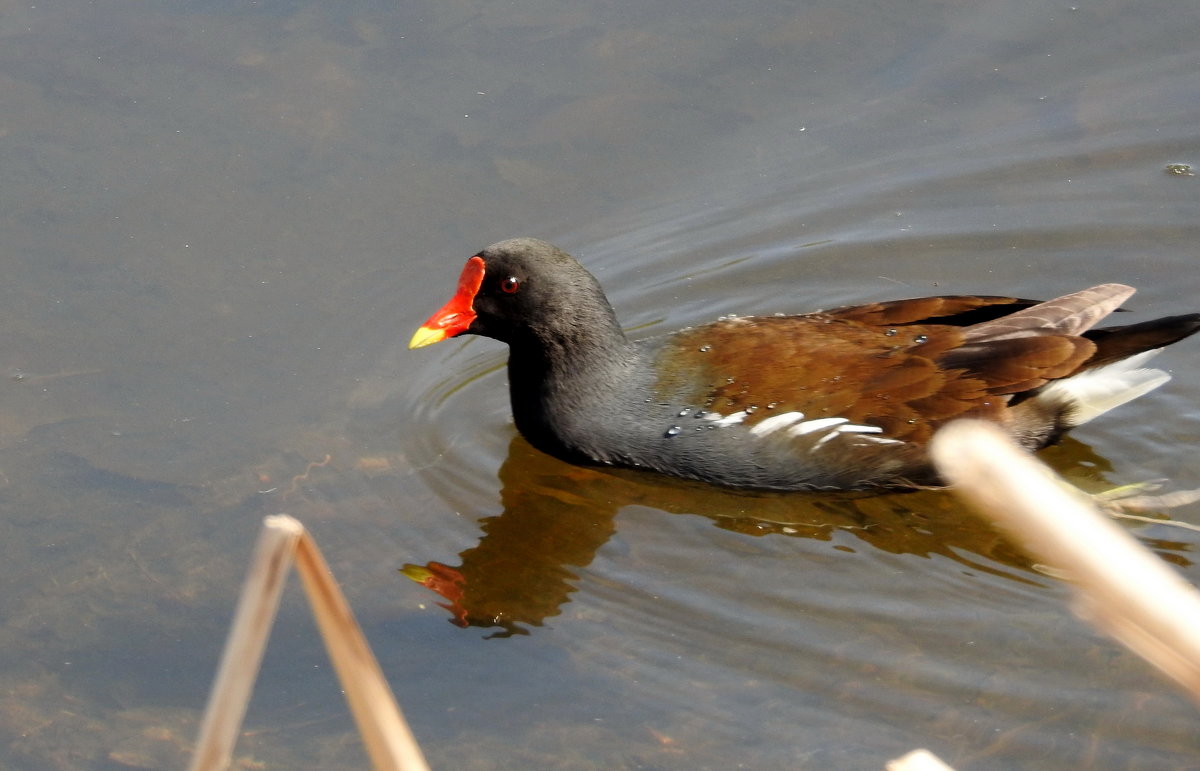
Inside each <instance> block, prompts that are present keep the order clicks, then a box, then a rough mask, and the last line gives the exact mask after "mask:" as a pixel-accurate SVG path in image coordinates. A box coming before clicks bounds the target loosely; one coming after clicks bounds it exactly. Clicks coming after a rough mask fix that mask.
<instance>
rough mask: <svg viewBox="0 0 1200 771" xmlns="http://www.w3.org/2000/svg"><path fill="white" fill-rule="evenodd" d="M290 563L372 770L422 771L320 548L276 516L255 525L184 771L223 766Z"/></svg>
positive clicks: (295, 525)
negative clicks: (246, 568) (251, 552)
mask: <svg viewBox="0 0 1200 771" xmlns="http://www.w3.org/2000/svg"><path fill="white" fill-rule="evenodd" d="M293 559H294V560H295V564H296V570H297V571H298V572H299V573H300V577H301V579H302V581H303V583H304V589H305V592H306V594H307V596H308V601H309V604H310V605H311V606H312V610H313V615H314V616H315V617H316V620H317V628H318V629H319V630H320V632H321V636H322V638H324V640H325V648H326V650H327V651H328V652H329V656H330V659H331V660H332V661H333V665H334V669H335V670H336V671H337V674H338V679H339V681H340V682H341V685H342V689H343V690H344V691H345V694H346V700H347V702H348V703H349V704H350V709H351V712H352V713H353V714H354V719H355V722H356V723H357V725H358V730H359V733H360V734H361V735H362V738H363V744H364V746H365V747H366V749H367V754H368V755H369V756H370V758H371V763H372V765H373V767H374V768H376V769H388V770H389V771H391V770H393V769H395V770H396V771H428V768H429V767H428V765H427V764H426V763H425V758H424V756H423V755H422V754H421V749H420V747H419V746H417V743H416V741H415V740H414V739H413V736H412V732H411V731H410V730H409V728H408V724H407V723H405V721H404V717H403V715H402V714H401V713H400V708H399V706H397V704H396V700H395V698H394V697H393V696H392V692H391V689H390V688H389V687H388V685H387V681H386V680H385V679H384V677H383V672H382V670H380V668H379V663H378V662H377V661H376V659H375V656H374V655H373V654H372V653H371V649H370V646H368V645H367V641H366V638H365V637H364V636H363V634H362V630H361V629H360V628H359V626H358V623H357V622H356V621H355V620H354V614H353V612H352V611H351V610H350V606H349V604H348V603H347V602H346V598H345V596H344V595H343V594H342V592H341V589H339V588H338V586H337V583H336V582H335V581H334V580H333V576H332V574H331V573H330V571H329V566H328V565H327V564H326V563H325V559H324V558H323V557H322V556H321V551H320V549H318V548H317V544H316V542H315V541H314V540H313V538H312V536H310V535H309V534H308V532H307V531H306V530H305V529H304V526H303V525H301V524H300V523H299V522H298V521H297V520H295V519H293V518H292V517H289V516H287V515H282V514H281V515H277V516H273V517H267V518H266V519H264V520H263V527H262V530H261V531H260V533H259V538H258V543H257V544H256V546H255V549H254V556H253V557H252V558H251V562H250V569H249V571H248V573H247V575H246V580H245V582H244V584H243V586H242V594H241V597H240V598H239V600H238V606H237V610H236V612H235V613H234V620H233V624H232V625H231V627H230V630H229V637H228V639H227V640H226V642H225V650H224V652H223V653H222V655H221V664H220V666H219V668H218V669H217V676H216V679H215V680H214V682H213V689H212V693H211V694H210V695H209V700H208V706H207V707H206V708H205V712H204V719H203V721H202V722H201V726H200V733H199V736H198V737H197V740H196V750H195V752H194V754H193V755H192V763H191V765H190V766H189V768H190V770H191V771H220V770H221V769H225V768H226V767H227V766H228V765H229V761H230V758H231V757H232V756H233V747H234V744H235V743H236V741H237V734H238V730H239V729H240V728H241V725H242V719H243V718H244V717H245V714H246V705H247V703H248V702H249V700H250V693H251V690H252V688H253V686H254V680H255V678H256V677H257V675H258V669H259V665H260V664H261V663H262V656H263V651H264V650H265V649H266V645H267V638H268V637H269V636H270V632H271V625H272V624H273V623H274V620H275V614H276V611H277V610H278V609H279V599H280V596H281V594H282V592H283V586H284V582H285V579H286V575H287V569H288V568H289V567H290V566H291V565H292V562H293Z"/></svg>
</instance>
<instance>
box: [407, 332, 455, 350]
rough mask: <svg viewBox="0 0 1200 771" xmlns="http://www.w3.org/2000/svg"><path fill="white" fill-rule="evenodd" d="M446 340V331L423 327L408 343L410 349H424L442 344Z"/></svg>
mask: <svg viewBox="0 0 1200 771" xmlns="http://www.w3.org/2000/svg"><path fill="white" fill-rule="evenodd" d="M445 339H446V331H445V330H443V329H435V328H433V327H421V328H420V329H418V330H417V331H416V333H414V334H413V336H412V340H409V341H408V347H409V349H410V350H411V349H413V348H424V347H425V346H427V345H433V344H434V343H440V342H441V341H443V340H445Z"/></svg>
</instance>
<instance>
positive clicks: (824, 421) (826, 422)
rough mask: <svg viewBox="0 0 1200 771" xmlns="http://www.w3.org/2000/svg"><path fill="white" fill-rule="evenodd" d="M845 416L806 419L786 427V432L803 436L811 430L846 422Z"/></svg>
mask: <svg viewBox="0 0 1200 771" xmlns="http://www.w3.org/2000/svg"><path fill="white" fill-rule="evenodd" d="M847 422H849V421H847V420H846V419H845V418H817V419H816V420H806V421H804V422H803V423H801V424H800V425H798V426H792V427H791V428H789V429H788V434H790V435H791V436H803V435H804V434H811V433H812V432H813V431H820V430H821V429H823V428H831V427H833V426H837V425H840V424H842V423H847Z"/></svg>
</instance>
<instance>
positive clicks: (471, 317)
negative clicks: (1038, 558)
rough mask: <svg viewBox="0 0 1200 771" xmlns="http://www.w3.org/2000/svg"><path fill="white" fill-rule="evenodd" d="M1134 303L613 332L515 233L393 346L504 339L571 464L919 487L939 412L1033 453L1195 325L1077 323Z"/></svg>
mask: <svg viewBox="0 0 1200 771" xmlns="http://www.w3.org/2000/svg"><path fill="white" fill-rule="evenodd" d="M1134 291H1135V290H1134V289H1133V288H1131V287H1128V286H1125V285H1122V284H1101V285H1099V286H1094V287H1092V288H1090V289H1084V290H1083V291H1080V292H1075V293H1073V294H1068V295H1064V296H1063V297H1059V298H1057V299H1054V300H1050V301H1048V302H1036V301H1032V300H1022V299H1017V298H1013V297H994V296H975V295H970V296H960V295H956V296H944V297H923V298H918V299H911V300H895V301H889V302H874V303H869V304H866V305H856V306H853V307H846V308H836V309H833V310H825V311H816V312H812V313H803V314H798V315H782V316H744V317H726V318H722V319H718V320H717V321H713V322H711V323H708V324H703V325H700V326H694V327H689V328H686V329H682V330H679V331H677V332H674V333H670V334H667V335H663V336H658V337H651V338H647V339H642V340H631V339H629V337H627V336H626V334H625V333H624V331H622V329H621V325H620V323H619V322H618V321H617V316H616V314H615V312H614V311H613V308H612V306H611V305H610V304H609V302H608V299H607V298H606V297H605V295H604V291H603V289H601V287H600V284H599V282H598V281H597V280H596V279H595V277H593V276H592V274H590V273H589V272H588V271H587V270H585V269H584V267H583V266H582V265H580V264H579V262H578V261H576V260H575V259H574V258H573V257H571V256H570V255H568V254H566V253H565V252H563V251H562V250H560V249H558V248H557V247H555V246H553V245H551V244H549V243H546V242H545V241H540V240H538V239H534V238H515V239H511V240H508V241H501V242H500V243H496V244H493V245H491V246H489V247H487V248H486V249H484V250H482V251H481V252H479V253H478V254H475V255H474V256H472V257H471V258H470V259H468V260H467V263H466V266H465V267H464V268H463V270H462V273H461V275H460V276H459V279H458V287H457V290H456V291H455V293H454V296H453V297H452V298H451V299H450V300H449V302H447V303H446V304H445V306H444V307H442V308H441V309H440V310H439V311H437V312H436V313H434V314H433V315H432V316H431V317H430V318H429V320H428V321H426V322H425V323H424V324H423V325H422V326H421V327H420V328H419V329H418V330H417V332H416V334H414V335H413V337H412V340H411V342H410V343H409V347H410V348H420V347H422V346H426V345H430V344H432V343H436V342H438V341H441V340H444V339H446V338H449V337H456V336H458V335H464V334H473V335H483V336H485V337H490V338H493V339H495V340H499V341H500V342H503V343H506V344H507V345H508V347H509V358H508V384H509V394H510V399H511V403H512V412H513V418H514V420H515V422H516V426H517V429H518V430H519V431H520V432H521V434H522V435H523V436H524V437H525V438H526V439H527V440H528V441H529V443H530V444H532V445H533V446H534V447H535V448H537V449H539V450H541V451H542V452H545V453H548V454H550V455H553V456H555V457H557V458H560V459H562V460H566V461H569V462H571V463H576V464H585V465H607V466H617V467H625V468H634V469H644V470H649V471H655V472H658V473H661V474H667V475H670V476H675V477H682V478H686V479H694V480H700V481H703V482H709V483H712V484H716V485H721V486H725V487H732V488H748V489H760V490H817V489H827V490H858V489H868V488H904V487H919V486H926V485H934V484H938V483H939V480H938V479H937V476H936V474H935V473H934V471H933V469H932V468H931V466H930V463H929V458H928V455H927V452H926V447H927V444H928V442H929V440H930V437H931V436H933V434H934V432H935V431H937V429H938V428H939V427H940V426H942V425H944V424H946V423H947V422H949V421H951V420H954V419H955V418H962V417H972V418H980V419H983V420H988V421H991V422H993V423H996V424H997V425H999V426H1001V427H1002V428H1003V429H1004V430H1006V431H1007V432H1008V433H1009V434H1010V435H1012V436H1013V437H1014V438H1015V439H1016V440H1017V441H1018V442H1019V443H1020V444H1021V445H1022V446H1024V447H1026V448H1028V449H1030V450H1036V449H1039V448H1041V447H1044V446H1046V445H1047V444H1050V443H1051V442H1054V441H1055V440H1056V439H1058V438H1059V437H1061V436H1062V434H1063V433H1064V432H1066V431H1067V430H1069V429H1071V428H1074V427H1076V426H1079V425H1081V424H1083V423H1086V422H1087V421H1089V420H1092V419H1093V418H1095V417H1097V416H1099V415H1101V414H1103V413H1105V412H1108V411H1109V410H1111V409H1113V408H1114V407H1118V406H1120V405H1121V404H1124V403H1125V402H1128V401H1130V400H1132V399H1135V398H1137V397H1138V396H1141V395H1142V394H1145V393H1147V392H1148V391H1151V390H1153V389H1155V388H1157V387H1158V386H1160V385H1162V384H1163V383H1165V382H1167V380H1169V379H1170V375H1168V374H1167V373H1166V372H1163V371H1162V370H1158V369H1148V368H1145V367H1144V366H1143V365H1144V364H1145V362H1146V361H1147V359H1149V358H1150V357H1151V356H1153V355H1154V354H1155V353H1157V352H1158V350H1159V349H1161V348H1162V347H1164V346H1166V345H1170V344H1171V343H1174V342H1177V341H1179V340H1181V339H1183V338H1185V337H1187V336H1189V335H1191V334H1193V333H1195V332H1196V331H1197V329H1200V314H1197V313H1190V314H1184V315H1179V316H1167V317H1164V318H1159V319H1154V320H1152V321H1144V322H1141V323H1136V324H1129V325H1125V326H1114V327H1104V328H1095V325H1096V324H1097V323H1099V322H1100V321H1101V320H1103V319H1104V318H1105V317H1106V316H1108V315H1109V314H1110V313H1112V312H1113V311H1115V310H1117V308H1118V307H1119V306H1120V305H1121V303H1123V302H1124V301H1125V300H1126V299H1128V298H1129V297H1130V296H1131V295H1132V294H1133V293H1134Z"/></svg>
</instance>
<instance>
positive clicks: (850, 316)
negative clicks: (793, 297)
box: [821, 295, 1039, 327]
mask: <svg viewBox="0 0 1200 771" xmlns="http://www.w3.org/2000/svg"><path fill="white" fill-rule="evenodd" d="M1038 304H1039V303H1038V301H1037V300H1021V299H1017V298H1015V297H990V296H984V295H953V296H946V297H920V298H916V299H913V300H891V301H888V302H876V303H868V304H866V305H853V306H850V307H846V308H834V309H833V310H829V311H824V312H823V313H822V314H821V315H824V316H826V317H828V318H831V319H837V320H841V321H854V322H858V323H860V324H866V325H868V326H884V325H886V324H893V325H897V326H898V325H904V324H949V325H951V326H956V327H964V326H970V325H973V324H982V323H984V322H987V321H992V320H994V319H998V318H1002V317H1004V316H1009V315H1012V314H1014V313H1016V312H1018V311H1022V310H1024V309H1026V308H1030V307H1033V306H1035V305H1038Z"/></svg>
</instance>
